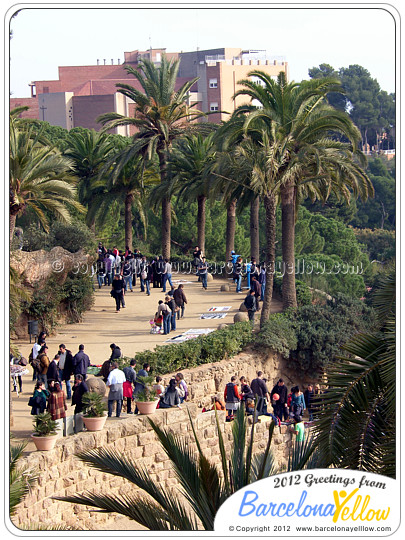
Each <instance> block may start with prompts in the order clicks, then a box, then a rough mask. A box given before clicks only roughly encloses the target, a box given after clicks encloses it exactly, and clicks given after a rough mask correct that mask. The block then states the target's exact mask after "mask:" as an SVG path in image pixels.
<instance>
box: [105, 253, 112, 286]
mask: <svg viewBox="0 0 405 540" xmlns="http://www.w3.org/2000/svg"><path fill="white" fill-rule="evenodd" d="M113 260H114V257H113V256H112V255H111V252H110V250H108V251H107V253H106V254H105V256H104V267H105V278H104V284H105V285H107V286H108V285H111V282H112V271H113Z"/></svg>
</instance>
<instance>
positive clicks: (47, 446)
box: [31, 412, 58, 450]
mask: <svg viewBox="0 0 405 540" xmlns="http://www.w3.org/2000/svg"><path fill="white" fill-rule="evenodd" d="M31 437H32V440H33V441H34V443H35V446H36V447H37V450H52V449H53V448H54V446H55V443H56V440H57V438H58V434H57V433H56V422H55V420H52V416H51V414H50V413H49V412H43V413H40V414H37V415H36V416H35V418H34V433H32V434H31Z"/></svg>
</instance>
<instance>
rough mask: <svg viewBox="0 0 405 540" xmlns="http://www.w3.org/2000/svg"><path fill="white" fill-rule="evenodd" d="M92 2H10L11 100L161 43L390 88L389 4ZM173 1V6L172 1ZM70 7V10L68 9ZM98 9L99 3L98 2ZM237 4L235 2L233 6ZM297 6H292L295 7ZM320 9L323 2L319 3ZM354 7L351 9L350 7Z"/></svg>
mask: <svg viewBox="0 0 405 540" xmlns="http://www.w3.org/2000/svg"><path fill="white" fill-rule="evenodd" d="M128 5H131V6H136V5H137V4H126V5H125V6H126V7H125V8H119V7H117V6H114V7H111V6H110V5H109V4H95V5H94V6H92V7H91V8H90V9H89V8H88V7H87V6H88V5H87V4H86V5H85V6H86V7H85V8H79V7H78V6H79V4H71V5H69V4H66V5H65V4H64V5H62V4H60V5H59V4H54V5H53V4H49V6H51V7H48V5H47V4H42V6H46V7H40V6H39V5H38V6H36V5H35V4H32V5H30V4H22V5H21V6H19V5H18V4H15V5H14V6H13V8H10V9H9V11H8V13H7V16H8V18H10V16H11V15H12V14H13V13H14V12H15V10H16V9H18V8H19V7H23V8H24V9H22V11H20V12H19V14H18V15H17V16H16V17H15V18H13V19H11V21H10V24H11V29H12V31H13V38H12V40H11V42H10V56H11V61H10V90H11V92H12V95H13V96H14V97H26V96H29V95H30V93H29V87H28V84H29V83H30V82H31V81H33V80H47V79H57V78H58V66H72V65H95V64H96V63H97V59H100V62H101V63H102V62H103V60H104V59H106V63H108V64H110V63H111V59H114V63H117V62H118V59H120V61H121V62H122V61H123V60H124V51H132V50H136V49H140V50H145V49H147V48H149V47H150V45H152V47H166V49H167V51H168V52H174V51H191V50H195V49H196V48H197V47H199V48H200V49H209V48H215V47H224V46H225V47H241V48H243V49H265V50H266V51H267V54H268V55H270V56H275V57H283V59H285V60H286V61H287V62H288V63H289V67H290V79H292V80H296V81H299V80H302V79H305V78H308V69H309V68H311V67H314V66H318V65H319V64H321V63H324V62H325V63H328V64H331V65H332V66H333V67H334V68H336V69H339V68H340V67H348V66H349V65H351V64H359V65H361V66H363V67H364V68H366V69H367V70H368V71H369V72H370V74H371V76H372V77H373V78H376V79H377V81H378V82H379V84H380V86H381V88H382V89H383V90H386V91H387V92H394V91H395V18H394V17H393V16H392V14H391V13H390V12H389V11H388V9H389V8H388V7H387V6H383V5H381V6H378V5H377V4H376V5H373V4H363V5H362V6H360V7H354V6H356V5H355V4H353V5H351V4H341V5H339V4H337V5H336V6H337V7H333V6H335V5H332V4H330V5H329V4H324V5H322V4H318V5H315V7H314V8H310V7H297V4H294V5H292V4H291V5H289V4H285V6H286V7H283V8H276V7H274V6H276V4H270V5H269V6H270V7H268V8H263V6H264V5H266V4H261V5H258V6H257V7H255V5H252V4H250V5H249V7H248V8H246V5H247V4H246V3H245V4H240V5H238V4H232V6H233V7H232V8H230V7H229V8H225V9H223V8H219V7H211V6H215V5H216V4H206V5H203V6H204V7H198V8H197V6H196V5H195V4H191V7H189V8H187V7H186V8H184V4H183V5H181V7H180V6H179V7H177V8H173V7H167V6H166V5H164V7H158V6H157V5H156V4H149V5H150V6H154V7H153V8H152V7H151V8H148V9H140V8H139V7H133V8H128V7H127V6H128ZM173 5H174V4H170V6H173ZM66 6H67V8H66ZM101 6H102V7H101ZM235 6H236V7H235ZM293 6H294V7H293ZM319 6H323V7H319ZM351 6H352V7H351Z"/></svg>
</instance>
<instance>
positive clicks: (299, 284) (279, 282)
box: [273, 272, 312, 306]
mask: <svg viewBox="0 0 405 540" xmlns="http://www.w3.org/2000/svg"><path fill="white" fill-rule="evenodd" d="M273 288H274V290H275V292H276V293H277V294H278V295H279V296H281V297H282V296H283V276H282V275H281V274H279V273H277V272H276V273H275V274H274V278H273ZM295 291H296V294H297V304H298V306H306V305H309V304H311V302H312V292H311V290H310V288H309V286H308V285H307V284H306V283H304V282H303V281H301V280H299V279H296V280H295Z"/></svg>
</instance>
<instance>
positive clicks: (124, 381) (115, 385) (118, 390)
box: [97, 343, 188, 418]
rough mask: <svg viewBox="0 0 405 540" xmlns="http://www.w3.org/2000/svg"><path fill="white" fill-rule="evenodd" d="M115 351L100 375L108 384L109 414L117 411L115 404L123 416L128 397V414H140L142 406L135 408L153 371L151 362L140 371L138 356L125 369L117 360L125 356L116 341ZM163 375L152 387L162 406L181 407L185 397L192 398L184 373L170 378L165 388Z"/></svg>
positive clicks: (105, 363)
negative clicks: (189, 394) (139, 409)
mask: <svg viewBox="0 0 405 540" xmlns="http://www.w3.org/2000/svg"><path fill="white" fill-rule="evenodd" d="M110 347H111V350H112V353H111V356H110V358H109V359H108V360H106V361H105V362H104V364H103V365H102V367H101V370H100V372H99V373H98V374H97V376H100V377H102V378H103V380H104V382H105V383H106V385H107V387H108V389H109V393H108V398H107V399H108V416H109V417H111V416H112V414H113V408H114V403H115V407H116V417H118V418H119V417H120V416H121V411H122V406H123V403H124V400H126V410H127V413H128V414H138V408H137V406H135V410H134V411H133V410H132V406H133V403H134V402H136V400H137V396H138V395H139V394H140V393H142V392H143V391H144V389H145V386H146V384H145V379H144V377H148V376H149V374H150V369H151V368H150V365H149V364H148V363H144V364H143V366H142V368H141V369H139V371H138V372H137V371H136V370H135V368H136V362H135V360H134V359H132V360H130V363H129V365H128V366H126V367H124V368H123V369H122V370H121V369H120V368H119V364H118V362H117V359H118V358H119V357H120V356H121V354H120V352H121V351H120V349H119V347H118V346H117V345H115V344H114V343H112V344H111V345H110ZM161 383H162V377H160V376H157V377H156V378H155V384H154V385H153V387H152V390H153V391H154V392H155V394H156V396H157V397H158V398H159V403H158V407H161V408H169V407H175V406H180V403H182V402H183V401H184V400H186V399H187V397H188V388H187V384H186V382H185V380H184V376H183V374H182V373H177V375H176V376H175V377H174V378H173V379H171V380H170V381H169V384H168V386H167V387H166V388H165V387H164V386H163V385H162V384H161Z"/></svg>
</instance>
